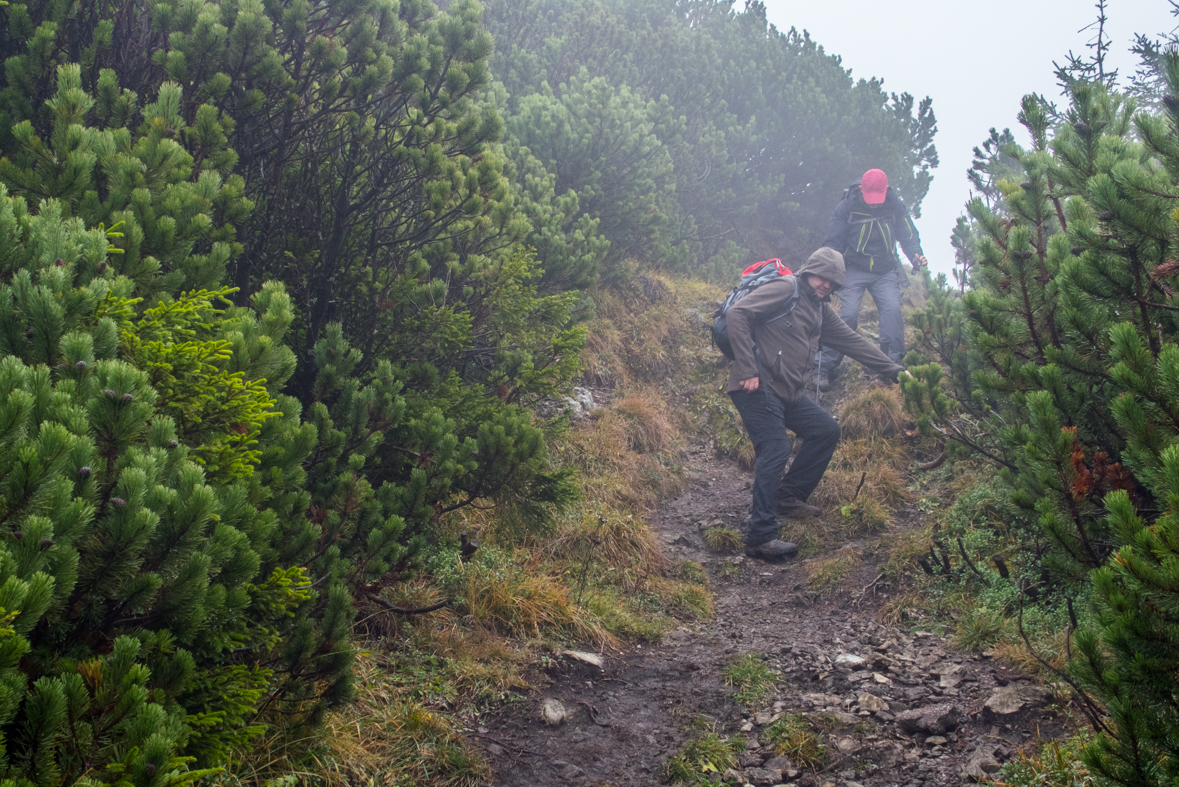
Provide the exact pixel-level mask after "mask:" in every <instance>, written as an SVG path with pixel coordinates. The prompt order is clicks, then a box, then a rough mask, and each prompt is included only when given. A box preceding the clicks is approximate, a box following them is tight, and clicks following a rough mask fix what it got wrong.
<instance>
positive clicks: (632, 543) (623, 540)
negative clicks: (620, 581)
mask: <svg viewBox="0 0 1179 787" xmlns="http://www.w3.org/2000/svg"><path fill="white" fill-rule="evenodd" d="M544 552H545V553H546V554H547V555H548V556H550V557H553V558H556V559H559V560H568V561H573V562H578V563H581V562H584V561H589V562H590V563H593V564H596V565H600V566H607V567H610V568H613V569H616V570H617V571H618V572H620V573H621V572H629V573H630V575H631V576H632V577H634V578H635V579H642V578H644V577H647V576H652V575H662V574H665V573H667V572H668V571H669V570H670V568H671V563H670V561H668V559H667V556H666V555H664V554H663V550H662V548H660V546H659V542H658V541H656V540H655V534H654V533H653V532H652V531H651V528H649V527H647V525H646V523H644V522H643V521H642V520H639V519H635V518H634V517H633V516H625V517H621V516H613V517H609V518H607V517H606V516H604V515H599V516H597V517H596V518H592V519H591V518H588V517H587V518H586V519H583V520H581V521H580V522H576V523H574V522H569V523H566V524H565V525H563V526H562V527H561V528H560V529H559V530H558V532H557V535H556V537H555V538H553V540H552V541H550V542H549V543H548V544H547V545H546V546H545V549H544ZM631 589H633V587H632V588H631Z"/></svg>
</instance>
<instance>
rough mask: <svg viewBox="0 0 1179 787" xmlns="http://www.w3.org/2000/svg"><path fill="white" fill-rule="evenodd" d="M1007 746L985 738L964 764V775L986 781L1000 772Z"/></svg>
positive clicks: (962, 771)
mask: <svg viewBox="0 0 1179 787" xmlns="http://www.w3.org/2000/svg"><path fill="white" fill-rule="evenodd" d="M1006 754H1007V748H1006V747H1005V746H1002V745H1001V744H997V743H994V742H992V741H986V740H984V741H983V742H982V743H980V744H979V745H978V746H977V747H975V749H974V751H972V752H971V753H970V756H969V757H967V758H966V762H964V763H963V764H962V768H961V773H962V777H963V778H966V779H973V780H974V781H978V782H981V781H985V780H987V779H989V778H990V777H991V776H992V775H994V774H996V773H998V772H999V769H1000V768H1002V767H1003V765H1002V763H1003V760H1005V759H1006Z"/></svg>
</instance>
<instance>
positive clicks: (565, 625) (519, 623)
mask: <svg viewBox="0 0 1179 787" xmlns="http://www.w3.org/2000/svg"><path fill="white" fill-rule="evenodd" d="M458 594H459V598H458V600H459V608H460V609H461V610H462V611H463V612H464V613H465V620H466V621H467V622H468V623H471V624H475V625H480V626H485V627H487V628H490V629H491V630H493V631H495V632H497V633H500V634H504V635H509V636H524V637H537V638H539V637H542V636H552V635H554V634H556V635H558V636H564V637H568V638H570V639H573V640H575V641H579V642H591V643H593V644H594V645H595V646H597V647H600V648H606V647H617V645H618V641H617V639H616V638H615V637H614V635H612V634H611V633H610V632H608V631H607V630H606V629H605V628H603V627H602V625H601V623H600V622H599V621H598V620H597V619H596V618H595V617H594V616H593V615H591V614H589V613H587V612H586V611H585V610H584V609H583V608H581V607H579V606H578V605H577V604H575V603H574V601H573V599H572V598H571V594H570V588H569V587H568V585H567V584H566V583H565V582H563V581H562V579H561V578H558V577H554V576H550V575H548V574H547V573H545V572H544V571H543V570H541V566H540V562H539V560H537V559H536V558H535V557H533V558H530V559H527V560H526V562H524V563H521V564H518V565H517V566H515V567H514V570H513V569H509V570H504V569H502V568H497V569H484V568H482V567H480V566H478V565H474V564H472V565H468V566H467V567H466V570H465V571H464V576H463V578H462V580H461V581H460V582H459V585H458Z"/></svg>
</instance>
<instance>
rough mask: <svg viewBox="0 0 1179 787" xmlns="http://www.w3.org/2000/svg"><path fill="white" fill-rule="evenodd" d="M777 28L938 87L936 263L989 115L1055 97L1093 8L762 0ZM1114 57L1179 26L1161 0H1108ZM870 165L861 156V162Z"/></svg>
mask: <svg viewBox="0 0 1179 787" xmlns="http://www.w3.org/2000/svg"><path fill="white" fill-rule="evenodd" d="M766 11H767V15H768V17H769V20H770V22H771V23H773V24H774V25H776V26H777V27H778V28H779V29H780V30H788V29H789V28H790V27H797V28H799V29H806V30H807V31H809V32H810V33H811V36H812V38H814V39H815V40H816V41H817V42H818V43H819V44H821V45H822V46H824V47H825V48H826V50H827V51H828V53H831V54H838V55H840V56H841V57H842V58H843V64H844V66H845V67H847V68H850V69H851V70H852V75H853V76H854V77H857V78H868V77H872V76H876V77H880V78H882V79H883V80H884V87H885V89H887V90H890V91H894V92H897V93H901V92H907V93H912V94H914V95H915V96H917V97H918V98H922V97H924V96H927V95H928V96H932V97H933V106H934V112H935V114H936V115H937V119H938V134H937V137H936V138H935V142H936V145H937V150H938V154H939V158H940V166H939V167H938V168H937V169H936V170H935V171H934V181H933V186H932V187H931V188H930V191H929V195H928V196H927V197H926V198H925V201H924V202H923V203H922V206H921V218H920V219H919V220H918V222H917V225H918V229H919V231H920V232H921V238H922V244H923V247H924V249H925V253H926V256H927V257H928V258H929V260H930V263H931V267H932V268H933V270H934V271H935V272H936V271H941V272H947V273H948V272H949V271H950V269H951V268H952V266H953V260H954V256H953V249H952V248H951V246H950V231H951V230H952V229H953V227H954V220H955V218H956V217H957V216H959V215H961V214H962V213H963V204H964V203H965V202H966V200H967V199H968V198H969V196H970V186H969V183H968V181H967V180H966V170H967V169H968V168H969V167H970V163H971V150H972V148H973V147H974V146H975V145H978V144H980V143H981V142H982V141H983V139H984V138H985V137H986V135H987V132H988V130H989V129H990V128H991V127H992V126H995V127H998V128H999V129H1003V128H1004V127H1010V128H1011V129H1012V131H1015V132H1016V133H1017V139H1019V140H1020V142H1021V144H1024V143H1026V141H1027V137H1026V135H1025V134H1023V133H1022V128H1019V129H1017V126H1018V123H1017V122H1016V119H1015V115H1016V113H1017V112H1018V111H1019V101H1020V99H1021V98H1022V97H1023V96H1024V95H1025V94H1026V93H1029V92H1037V93H1041V94H1044V95H1045V96H1047V97H1048V98H1049V99H1051V100H1056V99H1058V98H1059V97H1060V88H1059V86H1058V85H1057V84H1056V79H1055V77H1054V76H1053V71H1054V70H1055V69H1054V68H1053V65H1052V63H1053V61H1058V62H1063V61H1064V59H1065V57H1066V55H1067V54H1068V52H1069V50H1072V51H1073V52H1075V53H1078V54H1080V53H1082V52H1084V51H1086V49H1085V45H1086V43H1087V42H1089V41H1091V40H1092V39H1093V38H1094V36H1095V28H1093V29H1087V30H1082V28H1086V27H1087V26H1089V25H1092V24H1093V23H1094V22H1095V20H1096V17H1097V10H1096V8H1095V6H1094V5H1093V3H1091V2H1089V1H1088V0H1031V2H1028V0H992V2H988V3H986V4H977V5H971V4H966V3H953V2H945V1H944V0H892V1H891V2H880V1H879V0H871V1H869V0H826V2H822V3H815V2H795V0H766ZM1106 12H1107V17H1108V20H1107V23H1106V27H1105V30H1106V34H1107V36H1108V37H1109V39H1110V40H1111V42H1112V47H1111V51H1110V55H1109V65H1110V66H1111V67H1113V68H1117V69H1118V70H1119V75H1120V76H1121V77H1123V82H1125V81H1127V80H1128V77H1129V76H1130V75H1131V74H1133V72H1134V69H1135V66H1136V62H1137V61H1136V58H1135V57H1134V56H1133V55H1132V54H1131V53H1130V52H1129V48H1130V45H1131V43H1132V41H1133V36H1134V33H1147V34H1149V35H1152V36H1155V35H1158V34H1159V33H1162V32H1164V31H1170V30H1172V29H1174V28H1175V25H1176V22H1177V21H1179V20H1176V19H1175V18H1174V17H1173V16H1172V14H1171V4H1170V3H1169V2H1167V0H1137V2H1130V1H1129V0H1109V2H1108V3H1107V4H1106ZM871 166H874V164H873V162H871V161H865V162H864V168H865V169H867V168H869V167H871Z"/></svg>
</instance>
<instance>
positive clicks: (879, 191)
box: [860, 169, 888, 205]
mask: <svg viewBox="0 0 1179 787" xmlns="http://www.w3.org/2000/svg"><path fill="white" fill-rule="evenodd" d="M860 191H861V192H862V193H863V195H864V202H867V203H868V204H869V205H879V204H880V203H882V202H884V195H885V194H886V193H887V192H888V175H885V174H884V170H882V169H870V170H868V171H867V172H865V173H864V177H863V179H861V180H860Z"/></svg>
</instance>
